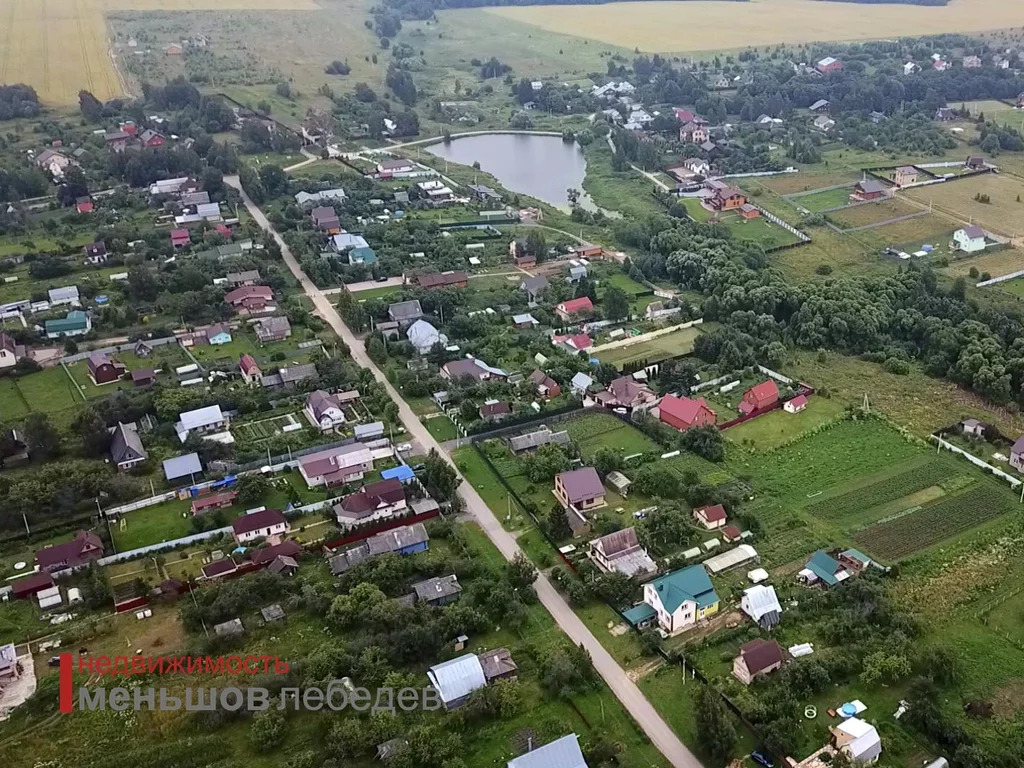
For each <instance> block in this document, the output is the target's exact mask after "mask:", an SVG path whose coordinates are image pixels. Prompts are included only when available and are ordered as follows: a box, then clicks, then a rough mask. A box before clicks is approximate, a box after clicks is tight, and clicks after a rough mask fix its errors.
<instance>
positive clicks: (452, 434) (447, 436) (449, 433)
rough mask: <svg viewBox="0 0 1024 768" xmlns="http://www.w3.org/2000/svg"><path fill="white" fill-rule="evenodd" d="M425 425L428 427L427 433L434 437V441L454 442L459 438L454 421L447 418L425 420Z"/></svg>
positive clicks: (438, 417)
mask: <svg viewBox="0 0 1024 768" xmlns="http://www.w3.org/2000/svg"><path fill="white" fill-rule="evenodd" d="M423 423H424V424H425V425H426V427H427V431H428V432H429V433H430V434H431V435H433V436H434V439H435V440H437V441H438V442H442V443H443V442H445V441H446V440H454V439H456V438H457V437H458V436H459V433H458V431H457V430H456V429H455V425H454V424H453V423H452V420H451V419H449V418H448V417H447V416H444V415H441V416H435V417H434V418H432V419H424V420H423Z"/></svg>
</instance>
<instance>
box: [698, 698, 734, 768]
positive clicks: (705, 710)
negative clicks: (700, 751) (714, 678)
mask: <svg viewBox="0 0 1024 768" xmlns="http://www.w3.org/2000/svg"><path fill="white" fill-rule="evenodd" d="M697 733H698V738H699V739H700V743H701V746H702V747H703V748H704V750H705V751H706V752H707V753H708V754H709V755H711V756H712V757H714V758H715V759H716V760H720V761H723V762H724V761H725V760H728V759H729V758H730V757H732V751H733V748H734V747H735V746H736V728H735V726H734V725H733V723H732V719H731V718H730V715H729V712H728V711H727V710H726V708H725V704H724V703H723V702H722V697H721V695H720V694H719V693H718V691H716V690H715V689H714V688H713V687H712V686H710V685H702V686H700V687H699V689H698V693H697Z"/></svg>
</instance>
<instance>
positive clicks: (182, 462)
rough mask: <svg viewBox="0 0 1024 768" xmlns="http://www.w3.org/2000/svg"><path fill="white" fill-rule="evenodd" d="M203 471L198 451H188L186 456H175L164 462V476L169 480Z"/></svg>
mask: <svg viewBox="0 0 1024 768" xmlns="http://www.w3.org/2000/svg"><path fill="white" fill-rule="evenodd" d="M202 471H203V464H202V462H201V461H199V454H198V453H186V454H185V455H184V456H175V457H174V458H173V459H167V460H166V461H165V462H164V477H166V478H167V479H168V480H177V479H178V478H179V477H185V476H186V475H191V474H196V473H199V472H202Z"/></svg>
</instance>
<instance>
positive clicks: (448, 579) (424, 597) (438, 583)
mask: <svg viewBox="0 0 1024 768" xmlns="http://www.w3.org/2000/svg"><path fill="white" fill-rule="evenodd" d="M412 588H413V591H414V592H415V593H416V601H417V602H420V603H427V604H429V605H433V606H442V605H448V603H452V602H455V601H456V600H458V599H459V595H460V594H461V593H462V586H461V585H460V584H459V577H458V576H456V575H455V574H454V573H453V574H450V575H448V576H437V577H435V578H433V579H427V580H426V581H418V582H416V583H415V584H413V585H412Z"/></svg>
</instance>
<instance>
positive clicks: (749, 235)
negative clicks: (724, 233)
mask: <svg viewBox="0 0 1024 768" xmlns="http://www.w3.org/2000/svg"><path fill="white" fill-rule="evenodd" d="M725 224H726V225H727V226H728V227H729V231H730V232H732V236H733V237H734V238H736V239H737V240H753V241H754V242H757V243H760V244H761V245H763V246H764V247H765V248H774V247H775V246H778V245H788V244H790V243H795V242H796V241H797V237H796V236H795V235H794V234H793V233H792V232H790V231H788V230H785V229H783V228H782V227H780V226H779V225H778V224H774V223H772V222H770V221H768V219H766V218H764V217H763V216H761V217H758V218H756V219H749V220H748V219H744V218H743V217H741V216H731V217H729V218H728V219H726V220H725Z"/></svg>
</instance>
